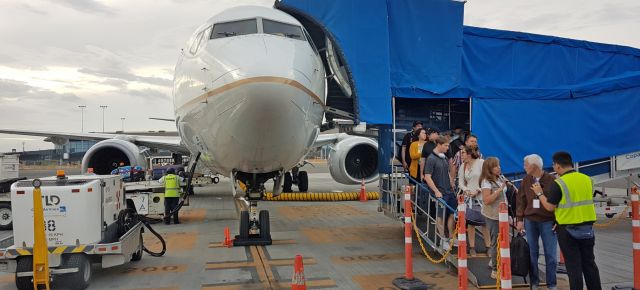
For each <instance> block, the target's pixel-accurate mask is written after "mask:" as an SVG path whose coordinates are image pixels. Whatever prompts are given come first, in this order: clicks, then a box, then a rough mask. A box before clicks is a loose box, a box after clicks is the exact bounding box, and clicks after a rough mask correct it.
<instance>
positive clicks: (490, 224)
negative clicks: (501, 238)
mask: <svg viewBox="0 0 640 290" xmlns="http://www.w3.org/2000/svg"><path fill="white" fill-rule="evenodd" d="M484 219H485V223H486V225H487V229H489V235H490V236H491V246H490V247H489V249H488V251H487V254H488V255H489V258H491V265H492V266H491V270H493V271H496V270H497V269H498V263H499V261H497V258H498V257H497V256H498V233H499V232H500V222H499V221H498V220H493V219H490V218H488V217H484Z"/></svg>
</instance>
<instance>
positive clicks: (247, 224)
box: [233, 200, 273, 246]
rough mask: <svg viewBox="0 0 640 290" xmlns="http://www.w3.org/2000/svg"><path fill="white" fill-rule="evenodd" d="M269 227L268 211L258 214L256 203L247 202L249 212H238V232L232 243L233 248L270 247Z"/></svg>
mask: <svg viewBox="0 0 640 290" xmlns="http://www.w3.org/2000/svg"><path fill="white" fill-rule="evenodd" d="M272 242H273V240H272V239H271V226H270V223H269V211H267V210H261V211H260V212H259V213H258V202H257V201H254V200H252V201H250V202H249V211H246V210H243V211H241V212H240V232H239V234H238V235H237V236H236V237H235V240H234V241H233V245H234V246H266V245H271V243H272Z"/></svg>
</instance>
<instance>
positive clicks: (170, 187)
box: [159, 168, 182, 225]
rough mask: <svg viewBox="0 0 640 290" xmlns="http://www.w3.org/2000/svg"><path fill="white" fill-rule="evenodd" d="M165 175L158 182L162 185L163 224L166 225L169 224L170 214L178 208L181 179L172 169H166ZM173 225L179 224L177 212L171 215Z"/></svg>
mask: <svg viewBox="0 0 640 290" xmlns="http://www.w3.org/2000/svg"><path fill="white" fill-rule="evenodd" d="M166 173H167V174H166V175H165V176H163V177H162V178H160V180H159V181H160V183H162V184H163V185H164V223H165V224H166V225H168V224H169V223H170V222H171V216H170V215H171V212H172V211H174V210H175V209H176V207H177V206H178V201H179V199H180V183H182V178H181V177H179V176H177V175H176V170H175V169H173V168H169V169H167V172H166ZM173 223H174V224H176V225H177V224H179V223H180V221H179V220H178V211H177V210H176V211H175V212H174V213H173Z"/></svg>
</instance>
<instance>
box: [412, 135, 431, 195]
mask: <svg viewBox="0 0 640 290" xmlns="http://www.w3.org/2000/svg"><path fill="white" fill-rule="evenodd" d="M416 132H417V136H418V140H417V141H414V142H412V143H411V146H410V147H409V155H410V156H411V165H409V175H411V177H412V178H413V179H415V180H420V178H419V177H418V167H419V163H420V157H421V156H422V148H423V147H424V144H425V143H426V142H427V130H425V129H424V128H420V129H418V130H417V131H416ZM409 181H410V182H411V184H414V185H415V183H414V182H413V181H411V180H409Z"/></svg>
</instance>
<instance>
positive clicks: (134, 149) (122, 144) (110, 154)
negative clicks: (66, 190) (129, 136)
mask: <svg viewBox="0 0 640 290" xmlns="http://www.w3.org/2000/svg"><path fill="white" fill-rule="evenodd" d="M120 162H123V163H124V164H125V165H131V166H140V167H142V169H143V170H146V169H147V162H146V161H145V158H144V154H142V152H141V151H140V148H138V146H136V145H135V144H133V143H131V142H129V141H126V140H120V139H108V140H103V141H100V142H98V143H97V144H96V145H93V146H92V147H91V148H90V149H89V150H88V151H87V153H85V155H84V158H83V159H82V172H87V169H88V168H93V172H94V173H95V174H110V173H111V171H112V170H113V169H115V168H118V166H119V165H120Z"/></svg>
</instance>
